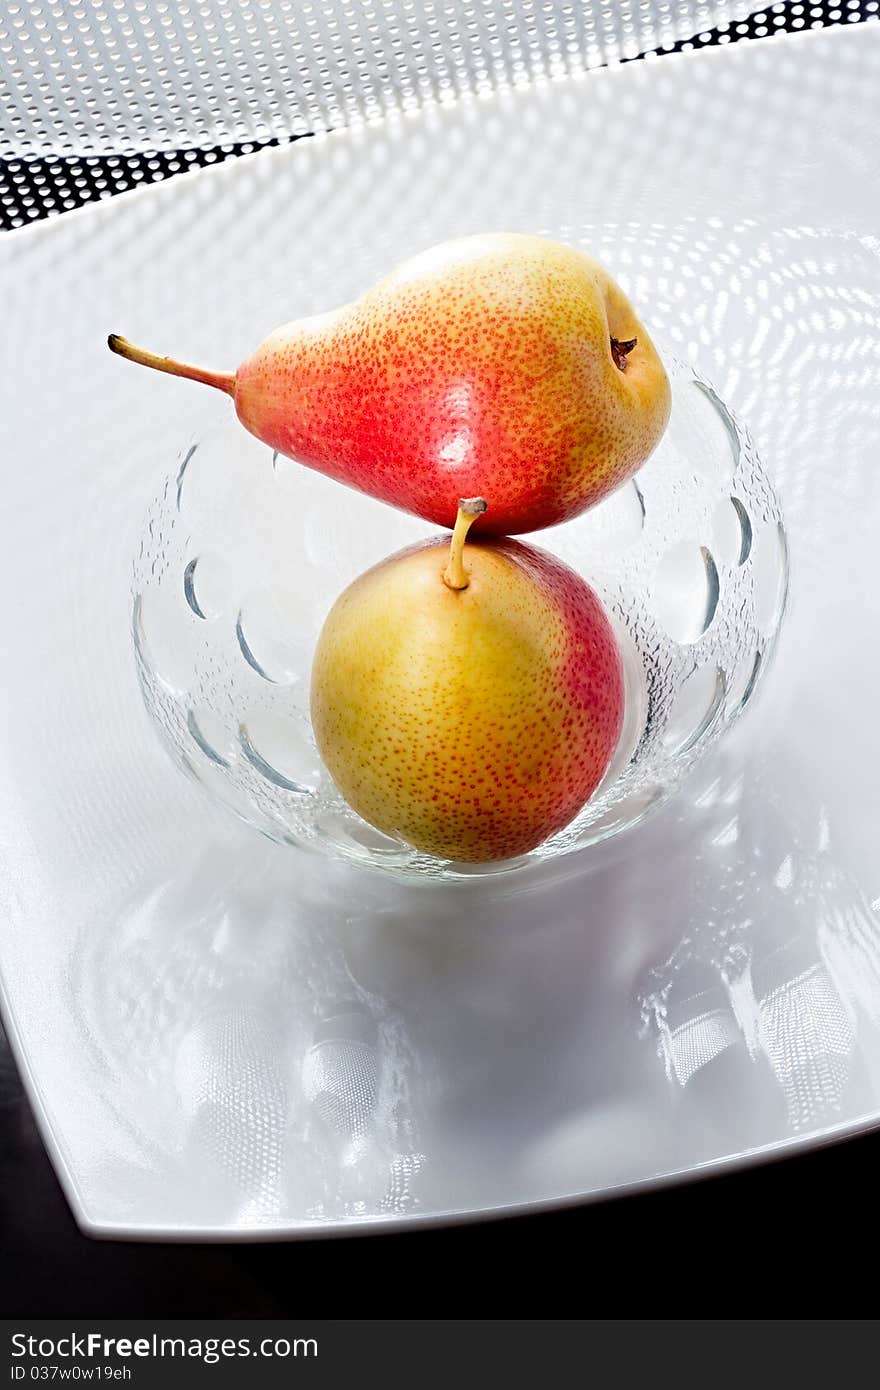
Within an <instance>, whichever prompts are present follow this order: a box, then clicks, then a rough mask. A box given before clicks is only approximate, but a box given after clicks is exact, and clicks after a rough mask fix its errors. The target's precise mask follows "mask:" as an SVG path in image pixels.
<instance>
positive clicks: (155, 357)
mask: <svg viewBox="0 0 880 1390" xmlns="http://www.w3.org/2000/svg"><path fill="white" fill-rule="evenodd" d="M107 346H108V348H109V349H110V351H111V352H115V353H116V354H117V356H118V357H125V358H126V359H127V360H128V361H129V362H136V363H137V364H138V366H140V367H152V368H153V371H155V372H168V373H169V374H170V375H171V376H184V377H187V378H188V379H189V380H190V381H200V382H202V384H203V385H204V386H214V387H216V389H217V390H218V391H225V392H226V393H227V395H229V396H231V395H233V393H234V391H235V373H234V372H209V371H207V370H205V368H204V367H191V366H190V365H189V363H188V362H177V361H176V360H175V359H174V358H173V357H160V356H159V354H158V353H156V352H148V351H147V350H146V349H145V348H139V347H135V345H134V343H130V342H129V341H128V339H127V338H123V337H121V336H120V334H119V333H111V334H110V336H109V337H108V339H107Z"/></svg>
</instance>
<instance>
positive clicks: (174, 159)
mask: <svg viewBox="0 0 880 1390" xmlns="http://www.w3.org/2000/svg"><path fill="white" fill-rule="evenodd" d="M15 8H16V9H18V8H20V7H18V6H16V7H15ZM878 17H880V0H821V3H813V4H810V3H791V2H790V0H784V3H783V2H780V3H776V4H773V5H768V6H766V7H765V8H764V9H763V10H756V11H755V13H754V14H752V15H750V16H749V17H748V18H747V19H744V20H741V21H737V20H731V21H729V22H727V23H722V24H719V25H717V26H716V27H715V28H712V29H708V30H705V31H703V32H701V33H698V34H695V35H693V36H692V37H691V38H689V39H679V40H676V41H674V42H669V43H665V44H662V45H661V46H660V47H658V48H656V49H649V50H647V51H645V52H642V53H639V54H637V55H633V56H627V55H624V56H622V57H621V58H620V61H621V62H633V61H642V60H645V59H654V58H658V57H662V56H664V55H665V54H667V53H687V52H693V51H694V50H698V49H700V48H702V47H709V46H712V45H724V44H729V43H739V42H742V41H743V40H747V39H762V38H767V37H769V36H770V35H773V34H777V33H779V32H780V31H782V32H791V33H797V32H799V31H803V30H805V29H821V28H825V27H827V26H829V25H836V24H858V23H863V22H865V21H869V20H876V19H877V18H878ZM299 138H300V136H299V135H295V136H279V135H268V136H262V137H255V138H254V139H252V140H247V141H237V142H232V143H229V144H219V145H218V144H214V145H209V146H203V147H199V148H193V149H185V150H172V151H168V150H149V149H148V150H144V151H139V152H138V153H135V154H119V155H107V154H96V155H93V156H84V155H66V154H65V155H57V156H52V157H46V156H40V157H31V156H28V157H22V158H5V159H4V158H0V230H3V231H11V230H14V229H16V228H20V227H26V226H28V225H30V224H31V223H33V222H37V221H39V220H40V219H42V218H46V217H53V216H57V215H58V214H59V213H62V212H68V211H72V210H73V209H74V208H78V207H82V206H84V205H86V204H88V203H93V202H97V201H100V200H101V199H104V198H112V197H113V196H114V195H115V194H117V193H124V192H126V191H127V190H129V189H133V188H138V187H141V186H143V185H145V184H150V183H159V182H161V181H162V180H164V179H167V178H172V177H174V176H176V175H178V174H185V173H187V172H188V171H190V170H192V169H201V168H205V167H206V166H207V165H211V164H217V163H220V162H221V161H222V160H225V159H230V158H234V157H236V156H237V155H241V154H250V153H252V152H253V151H254V150H257V149H264V148H268V147H269V146H273V145H280V144H286V143H288V142H289V141H290V140H293V139H299ZM2 143H3V142H2V140H0V148H2Z"/></svg>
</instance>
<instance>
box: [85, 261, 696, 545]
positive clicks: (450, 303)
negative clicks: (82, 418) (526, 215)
mask: <svg viewBox="0 0 880 1390" xmlns="http://www.w3.org/2000/svg"><path fill="white" fill-rule="evenodd" d="M108 341H109V345H110V347H111V348H112V349H113V351H114V352H117V353H120V354H121V355H122V356H123V357H128V358H130V359H131V360H132V361H135V362H139V363H141V364H143V365H146V366H150V367H154V368H157V369H158V370H159V371H164V372H172V373H174V374H176V375H178V376H185V377H191V378H193V379H195V380H197V381H202V382H205V383H207V384H208V385H211V386H216V387H218V388H219V389H220V390H222V391H226V392H228V393H229V395H231V396H232V397H233V399H234V401H235V409H236V411H237V412H238V416H239V419H240V420H241V422H242V424H244V425H245V426H246V428H247V429H249V430H250V431H251V433H252V434H255V435H256V436H257V438H258V439H262V440H264V441H265V443H266V444H268V445H270V447H271V448H273V449H276V450H278V451H279V452H280V453H282V454H287V455H290V457H292V458H294V459H297V460H299V462H301V463H303V464H306V465H308V466H309V467H310V468H315V469H317V470H318V471H319V472H321V473H326V474H328V475H329V476H330V477H331V478H336V479H337V480H338V481H339V482H342V483H347V484H348V485H349V486H351V487H355V488H359V489H360V490H361V491H362V492H366V493H369V494H371V495H372V496H374V497H378V498H380V499H381V500H382V501H383V502H388V503H390V504H391V505H392V506H395V507H400V508H402V509H404V510H406V511H410V512H414V513H415V514H416V515H417V516H421V517H425V518H426V519H427V520H429V521H432V522H435V523H437V524H439V525H441V526H448V527H451V526H452V525H453V523H454V521H455V516H456V511H457V506H458V499H459V497H461V496H462V495H464V494H468V493H471V492H473V493H477V492H486V493H487V495H488V496H490V497H491V498H492V508H491V510H490V511H489V512H488V513H486V514H485V515H484V516H482V517H480V518H478V520H477V523H476V527H477V530H478V531H482V532H483V533H484V534H496V535H515V534H518V533H521V532H526V531H535V530H538V529H540V528H541V527H544V526H552V525H555V524H556V523H557V522H561V521H565V520H567V519H569V518H571V517H573V516H576V515H577V514H578V513H579V512H582V511H583V510H584V509H585V508H586V507H589V506H591V505H592V504H593V503H594V502H598V501H599V499H600V498H602V497H604V496H605V495H606V494H607V493H609V492H611V491H612V490H613V489H614V488H616V487H618V486H619V485H620V484H621V483H622V482H624V480H625V479H626V478H628V477H629V476H630V475H631V474H632V473H634V472H635V471H636V469H637V468H639V466H640V465H641V464H642V463H644V461H645V460H646V459H647V458H648V456H649V455H650V453H651V452H652V450H653V449H654V447H655V446H656V444H657V442H658V441H659V439H660V436H661V435H662V433H663V430H664V428H665V426H666V422H667V419H668V417H669V407H670V392H669V382H668V380H667V377H666V373H665V371H664V369H663V364H662V362H661V361H660V358H659V357H658V355H657V352H656V350H655V348H654V345H653V343H652V342H651V339H650V338H649V336H648V334H647V332H646V330H645V328H644V327H643V325H642V324H641V323H640V321H639V319H638V318H637V317H636V314H635V312H634V310H633V309H632V307H631V305H630V303H629V301H628V299H627V298H626V296H625V295H624V294H623V292H622V290H620V289H619V288H618V286H617V285H616V284H615V283H614V281H613V280H612V278H611V276H610V275H609V274H608V272H607V271H606V270H605V269H604V268H603V267H602V266H601V265H599V264H598V263H597V262H596V261H594V260H591V259H590V258H589V257H588V256H586V255H583V254H582V253H581V252H580V251H576V250H573V249H572V248H571V247H569V246H564V245H561V244H559V243H557V242H554V241H548V240H545V239H543V238H541V237H534V236H522V235H490V236H477V237H467V238H464V239H462V240H459V241H452V242H448V243H446V244H444V245H442V246H438V247H436V248H434V249H433V250H431V251H427V252H425V253H423V254H422V255H419V256H416V257H415V259H413V260H411V261H408V262H407V263H405V264H404V265H402V266H400V267H399V268H398V269H397V270H396V271H394V272H393V274H391V275H389V276H387V278H385V279H383V280H381V281H379V283H378V284H376V285H375V286H374V287H373V288H372V289H371V290H369V291H368V292H367V293H366V294H364V295H363V296H362V297H361V298H360V299H357V300H355V301H354V302H353V303H351V304H347V305H344V306H343V307H342V308H341V309H337V310H335V312H333V313H328V314H322V315H320V316H319V317H314V318H305V319H300V320H298V321H295V322H293V323H289V324H287V325H286V326H285V327H283V328H279V329H277V330H276V331H275V332H274V333H271V334H270V335H269V337H268V338H266V339H265V341H264V342H263V343H261V344H260V346H259V347H258V348H257V349H256V351H255V352H254V353H253V355H252V356H251V357H249V358H248V359H247V360H246V361H245V362H243V363H242V365H241V366H240V367H239V369H238V371H237V372H235V373H222V372H211V371H205V370H202V369H201V368H197V367H191V366H188V365H187V364H185V363H182V362H177V361H175V360H173V359H171V358H167V357H158V356H156V355H155V354H154V353H149V352H144V351H143V350H141V349H139V348H135V347H133V346H132V345H131V344H130V343H128V342H127V341H126V340H125V339H124V338H120V337H119V336H118V335H116V334H113V335H111V337H110V338H109V340H108Z"/></svg>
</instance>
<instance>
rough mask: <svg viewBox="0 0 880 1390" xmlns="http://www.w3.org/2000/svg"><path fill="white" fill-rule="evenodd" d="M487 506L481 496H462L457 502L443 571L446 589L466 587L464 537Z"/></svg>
mask: <svg viewBox="0 0 880 1390" xmlns="http://www.w3.org/2000/svg"><path fill="white" fill-rule="evenodd" d="M487 508H488V503H487V502H486V500H485V498H483V497H462V499H461V500H460V502H459V504H458V516H457V517H456V518H455V529H454V530H453V532H452V540H451V541H450V543H449V561H448V563H447V565H446V568H445V570H444V571H443V583H444V584H445V585H446V587H447V588H448V589H466V588H467V586H468V584H469V582H470V581H469V579H468V577H467V571H466V570H465V567H464V561H463V556H464V542H465V537H466V536H467V533H468V531H469V530H470V529H471V527H472V526H473V524H474V522H475V521H476V519H477V517H478V516H482V514H483V512H485V511H486V510H487Z"/></svg>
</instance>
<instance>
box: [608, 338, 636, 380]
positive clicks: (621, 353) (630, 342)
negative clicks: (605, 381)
mask: <svg viewBox="0 0 880 1390" xmlns="http://www.w3.org/2000/svg"><path fill="white" fill-rule="evenodd" d="M638 341H639V340H638V338H627V340H626V342H624V343H622V342H621V341H620V339H619V338H612V339H611V356H612V357H613V358H614V365H615V367H619V368H620V370H621V371H622V372H625V371H626V356H627V353H629V352H632V350H633V348H634V347H635V345H636V343H637V342H638Z"/></svg>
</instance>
